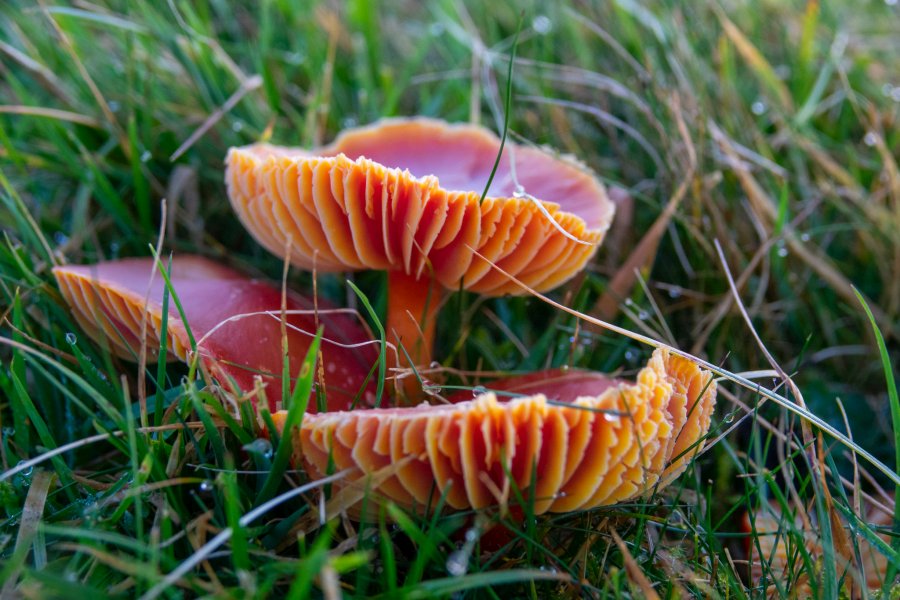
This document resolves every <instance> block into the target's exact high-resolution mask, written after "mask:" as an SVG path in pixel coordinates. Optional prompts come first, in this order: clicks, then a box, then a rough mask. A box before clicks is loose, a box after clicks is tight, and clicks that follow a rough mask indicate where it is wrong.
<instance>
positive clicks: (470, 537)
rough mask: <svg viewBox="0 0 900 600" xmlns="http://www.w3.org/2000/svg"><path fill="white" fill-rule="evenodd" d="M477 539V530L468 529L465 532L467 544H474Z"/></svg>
mask: <svg viewBox="0 0 900 600" xmlns="http://www.w3.org/2000/svg"><path fill="white" fill-rule="evenodd" d="M477 539H478V530H477V529H469V530H468V531H466V541H467V542H469V543H474V542H475V540H477Z"/></svg>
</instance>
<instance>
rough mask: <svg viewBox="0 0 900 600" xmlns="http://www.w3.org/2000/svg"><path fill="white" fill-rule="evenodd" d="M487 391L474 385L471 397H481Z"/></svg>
mask: <svg viewBox="0 0 900 600" xmlns="http://www.w3.org/2000/svg"><path fill="white" fill-rule="evenodd" d="M487 391H488V390H487V388H486V387H484V386H483V385H476V386H475V387H473V388H472V397H473V398H477V397H478V396H481V395H482V394H487Z"/></svg>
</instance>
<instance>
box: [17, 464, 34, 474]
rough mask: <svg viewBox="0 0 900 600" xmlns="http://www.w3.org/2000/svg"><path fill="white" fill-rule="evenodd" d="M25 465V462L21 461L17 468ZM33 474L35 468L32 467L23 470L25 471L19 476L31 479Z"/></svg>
mask: <svg viewBox="0 0 900 600" xmlns="http://www.w3.org/2000/svg"><path fill="white" fill-rule="evenodd" d="M24 464H25V461H24V460H20V461H19V462H18V464H17V465H16V466H20V465H24ZM32 473H34V466H30V467H28V468H27V469H23V470H21V471H19V474H20V475H21V476H22V477H31V474H32Z"/></svg>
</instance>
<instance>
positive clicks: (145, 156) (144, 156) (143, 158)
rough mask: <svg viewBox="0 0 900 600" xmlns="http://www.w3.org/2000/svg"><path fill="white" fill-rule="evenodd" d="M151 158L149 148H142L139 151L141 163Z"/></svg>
mask: <svg viewBox="0 0 900 600" xmlns="http://www.w3.org/2000/svg"><path fill="white" fill-rule="evenodd" d="M151 158H153V154H151V153H150V151H149V150H144V151H143V152H141V162H142V163H145V162H149V161H150V159H151Z"/></svg>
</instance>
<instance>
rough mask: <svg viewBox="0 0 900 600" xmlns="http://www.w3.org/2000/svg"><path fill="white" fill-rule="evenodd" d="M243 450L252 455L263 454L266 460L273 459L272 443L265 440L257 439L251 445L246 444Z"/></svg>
mask: <svg viewBox="0 0 900 600" xmlns="http://www.w3.org/2000/svg"><path fill="white" fill-rule="evenodd" d="M243 449H244V450H246V451H247V452H249V453H251V454H262V455H263V456H264V457H265V458H271V457H272V442H270V441H269V440H267V439H265V438H257V439H255V440H253V441H252V442H250V443H249V444H244V446H243Z"/></svg>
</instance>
